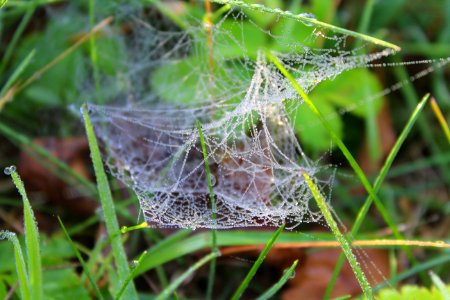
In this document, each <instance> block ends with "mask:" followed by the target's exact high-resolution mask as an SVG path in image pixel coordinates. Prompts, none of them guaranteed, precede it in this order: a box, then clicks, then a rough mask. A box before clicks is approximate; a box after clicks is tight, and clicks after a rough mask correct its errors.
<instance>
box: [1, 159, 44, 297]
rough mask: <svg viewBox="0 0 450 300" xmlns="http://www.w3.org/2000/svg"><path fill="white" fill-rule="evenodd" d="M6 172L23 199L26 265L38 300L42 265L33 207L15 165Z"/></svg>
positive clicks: (33, 292) (41, 293)
mask: <svg viewBox="0 0 450 300" xmlns="http://www.w3.org/2000/svg"><path fill="white" fill-rule="evenodd" d="M5 172H6V173H10V175H11V177H12V180H13V182H14V185H15V186H16V188H17V190H18V191H19V194H20V195H21V196H22V201H23V217H24V223H25V245H26V248H27V265H28V274H29V280H30V288H31V295H33V299H36V300H40V299H42V296H43V289H42V265H41V251H40V248H39V230H38V227H37V223H36V219H35V217H34V213H33V209H32V207H31V204H30V201H29V200H28V196H27V193H26V191H25V187H24V185H23V182H22V179H20V176H19V174H18V173H17V171H16V168H15V167H9V168H7V169H5Z"/></svg>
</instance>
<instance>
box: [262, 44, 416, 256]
mask: <svg viewBox="0 0 450 300" xmlns="http://www.w3.org/2000/svg"><path fill="white" fill-rule="evenodd" d="M267 56H268V57H269V59H270V60H271V61H272V62H273V63H274V64H275V66H276V67H277V68H278V69H279V70H280V71H281V73H282V74H283V75H284V76H285V77H286V78H287V79H288V80H289V82H290V83H291V84H292V86H293V87H294V88H295V90H296V91H297V92H298V94H299V95H300V96H301V98H302V99H303V100H304V101H305V103H306V104H307V105H308V107H309V108H310V109H311V111H312V112H313V113H314V114H315V115H316V116H317V118H318V119H319V121H320V122H321V123H322V125H323V126H324V127H325V129H326V130H327V131H328V133H329V135H330V137H331V139H332V140H333V142H334V143H336V145H337V146H338V147H339V149H340V150H341V152H342V154H344V156H345V158H346V159H347V161H348V162H349V164H350V166H351V167H352V169H353V170H354V171H355V173H356V175H357V176H358V178H359V180H360V181H361V183H362V185H363V186H364V188H365V189H366V191H367V192H368V193H369V195H370V197H372V198H373V201H374V202H375V205H376V207H377V209H378V211H379V212H380V214H381V216H382V217H383V219H384V220H385V221H386V223H387V224H388V226H389V228H390V229H391V230H392V232H393V233H394V236H395V237H396V238H397V239H403V237H402V235H401V234H400V232H399V231H398V228H397V226H396V224H395V222H394V221H393V220H392V218H391V216H390V215H389V213H388V212H387V210H386V208H385V207H384V206H383V203H382V202H381V200H380V199H379V198H378V196H377V194H376V193H375V191H374V190H373V188H372V186H371V184H370V182H369V180H368V179H367V177H366V175H364V172H363V170H362V169H361V167H360V166H359V165H358V163H357V162H356V160H355V158H354V157H353V155H352V154H351V153H350V151H349V150H348V148H347V146H345V144H344V142H343V141H342V140H341V139H340V138H339V137H338V136H337V134H336V133H335V132H334V131H333V129H332V128H331V127H330V125H329V124H328V122H327V120H326V119H325V117H324V116H323V115H322V113H321V112H320V111H319V110H318V109H317V107H316V106H315V105H314V102H313V101H312V100H311V99H310V98H309V96H308V95H307V94H306V93H305V91H303V89H302V88H301V87H300V85H299V84H298V82H297V81H296V80H295V79H294V77H293V76H292V75H291V74H290V73H289V72H288V71H287V70H286V68H285V67H284V66H283V65H282V64H281V62H280V61H279V60H278V58H276V57H275V56H274V55H273V54H272V53H270V52H267ZM407 254H408V253H407ZM410 258H411V257H410ZM411 259H412V258H411Z"/></svg>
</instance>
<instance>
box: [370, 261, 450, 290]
mask: <svg viewBox="0 0 450 300" xmlns="http://www.w3.org/2000/svg"><path fill="white" fill-rule="evenodd" d="M448 262H450V253H447V254H446V255H443V256H438V257H436V258H433V259H431V260H427V261H425V262H422V263H419V264H417V265H415V266H413V267H412V268H410V269H408V270H406V271H403V272H402V273H400V274H398V275H396V276H395V277H393V278H391V279H389V280H386V281H385V282H382V283H380V284H379V285H377V286H376V287H374V292H377V291H379V290H380V289H382V288H384V287H386V286H395V285H396V284H397V282H399V281H401V280H404V279H406V278H409V277H411V276H413V275H415V274H417V273H420V272H422V271H426V270H429V269H431V268H434V267H436V266H440V265H445V264H446V263H448Z"/></svg>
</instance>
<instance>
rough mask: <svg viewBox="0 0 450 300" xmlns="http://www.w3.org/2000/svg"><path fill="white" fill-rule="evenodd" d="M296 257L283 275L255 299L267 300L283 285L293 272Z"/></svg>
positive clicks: (295, 265)
mask: <svg viewBox="0 0 450 300" xmlns="http://www.w3.org/2000/svg"><path fill="white" fill-rule="evenodd" d="M297 264H298V259H297V260H295V261H294V263H293V264H292V265H291V266H290V267H289V269H287V270H286V272H284V274H283V276H282V277H281V278H280V280H278V282H277V283H275V284H274V285H273V286H272V287H271V288H270V289H268V290H267V291H265V292H264V294H262V295H261V296H259V297H258V298H257V300H269V299H272V297H273V296H274V295H275V294H276V293H277V292H278V291H279V290H280V289H281V288H282V287H283V285H284V284H285V283H286V282H287V281H288V280H289V279H290V278H291V277H292V274H294V273H295V268H296V267H297Z"/></svg>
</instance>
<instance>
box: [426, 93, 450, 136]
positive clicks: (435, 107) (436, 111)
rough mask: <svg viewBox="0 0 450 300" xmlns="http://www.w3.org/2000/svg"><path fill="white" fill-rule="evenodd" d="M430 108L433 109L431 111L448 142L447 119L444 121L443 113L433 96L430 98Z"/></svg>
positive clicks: (449, 130)
mask: <svg viewBox="0 0 450 300" xmlns="http://www.w3.org/2000/svg"><path fill="white" fill-rule="evenodd" d="M431 108H432V109H433V112H434V114H435V116H436V118H437V119H438V121H439V124H440V125H441V127H442V130H443V131H444V133H445V136H446V137H447V141H448V143H449V144H450V129H449V128H448V124H447V121H445V118H444V115H443V114H442V111H441V109H440V108H439V105H438V104H437V102H436V100H435V99H434V98H431Z"/></svg>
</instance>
